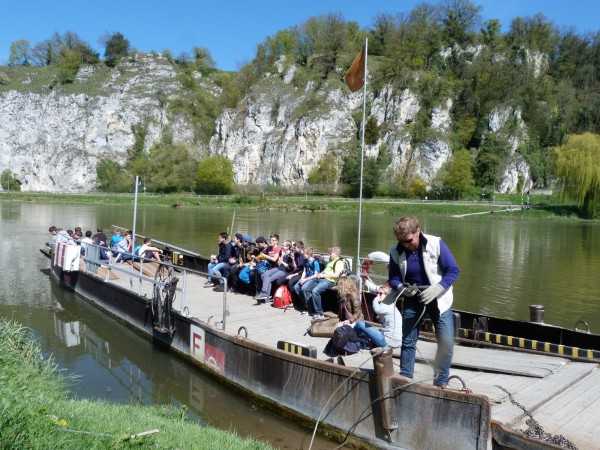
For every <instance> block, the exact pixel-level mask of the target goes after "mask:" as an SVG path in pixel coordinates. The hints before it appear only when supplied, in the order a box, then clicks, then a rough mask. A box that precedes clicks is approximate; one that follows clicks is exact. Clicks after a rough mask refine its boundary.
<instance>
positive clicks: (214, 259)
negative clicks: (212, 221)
mask: <svg viewBox="0 0 600 450" xmlns="http://www.w3.org/2000/svg"><path fill="white" fill-rule="evenodd" d="M218 239H219V253H218V254H217V255H211V257H210V260H211V261H210V263H209V264H208V275H209V276H208V280H207V281H206V283H204V287H207V288H208V287H213V286H219V285H220V284H222V280H221V279H220V278H214V279H213V278H212V277H211V275H216V276H218V277H220V276H222V274H221V270H222V269H223V268H224V267H225V266H228V265H229V258H231V250H232V247H231V244H230V240H229V235H228V234H227V233H225V232H222V233H220V234H219V238H218Z"/></svg>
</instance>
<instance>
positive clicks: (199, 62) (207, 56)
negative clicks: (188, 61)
mask: <svg viewBox="0 0 600 450" xmlns="http://www.w3.org/2000/svg"><path fill="white" fill-rule="evenodd" d="M193 52H194V61H195V62H196V67H197V68H198V70H199V71H200V72H201V73H202V74H206V73H208V71H209V69H212V68H214V67H215V64H216V63H215V60H214V59H213V57H212V55H211V53H210V50H209V49H207V48H205V47H194V48H193Z"/></svg>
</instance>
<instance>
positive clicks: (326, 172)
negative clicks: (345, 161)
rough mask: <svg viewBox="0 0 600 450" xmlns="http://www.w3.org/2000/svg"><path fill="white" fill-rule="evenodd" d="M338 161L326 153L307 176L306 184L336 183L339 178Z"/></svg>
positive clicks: (331, 154) (329, 153)
mask: <svg viewBox="0 0 600 450" xmlns="http://www.w3.org/2000/svg"><path fill="white" fill-rule="evenodd" d="M338 166H339V164H338V160H337V158H336V156H335V155H334V154H333V153H332V152H328V153H327V154H326V155H325V156H323V157H322V158H321V160H320V161H319V162H318V163H317V165H316V166H314V167H313V168H312V169H311V170H310V172H309V174H308V184H328V185H332V184H335V183H337V181H338V177H339V168H338Z"/></svg>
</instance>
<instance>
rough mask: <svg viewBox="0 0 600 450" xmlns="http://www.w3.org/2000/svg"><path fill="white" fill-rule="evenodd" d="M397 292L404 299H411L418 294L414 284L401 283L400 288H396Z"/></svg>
mask: <svg viewBox="0 0 600 450" xmlns="http://www.w3.org/2000/svg"><path fill="white" fill-rule="evenodd" d="M398 290H399V291H400V292H401V294H402V297H404V298H412V297H414V296H415V295H417V294H419V293H420V291H419V287H418V286H417V285H416V284H408V283H402V284H401V285H400V286H398Z"/></svg>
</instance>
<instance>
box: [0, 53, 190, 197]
mask: <svg viewBox="0 0 600 450" xmlns="http://www.w3.org/2000/svg"><path fill="white" fill-rule="evenodd" d="M34 75H35V74H33V76H34ZM93 76H94V69H93V68H86V69H84V70H81V71H80V73H79V74H78V78H77V81H76V83H86V82H88V80H89V79H90V78H91V77H93ZM27 82H31V80H30V79H29V78H28V81H27ZM159 88H160V89H161V90H162V91H163V92H165V93H166V94H167V95H168V93H169V92H170V91H172V90H174V89H176V88H177V82H176V81H175V73H174V71H173V69H172V67H171V65H170V64H169V63H168V62H167V61H165V60H162V59H161V58H160V57H150V56H146V57H141V58H139V60H137V61H130V62H127V63H124V64H122V65H121V66H120V67H119V68H118V69H115V70H113V71H112V72H111V74H110V77H109V79H108V81H106V82H105V83H103V84H102V86H100V90H101V91H102V95H88V94H66V93H64V92H59V91H58V90H53V91H52V90H48V92H43V93H31V92H22V91H7V92H0V167H1V168H9V169H10V170H11V172H12V173H13V175H14V176H15V177H16V178H17V179H18V180H19V181H20V182H21V189H22V190H24V191H46V192H52V191H74V192H81V191H88V190H91V189H93V188H94V187H95V181H96V164H97V162H98V161H99V160H100V159H102V158H111V159H113V160H115V161H117V162H119V163H123V162H124V161H125V157H126V154H127V149H128V148H130V147H131V146H132V145H133V143H134V135H133V133H132V126H133V125H136V124H139V123H148V134H147V137H146V143H145V144H146V147H147V148H149V147H150V145H151V144H152V143H153V142H155V141H156V140H158V139H160V137H161V135H162V131H163V129H164V127H165V125H166V124H167V123H168V122H169V119H168V117H167V114H166V107H164V106H161V105H160V104H159V101H158V100H157V99H156V96H155V95H154V94H155V93H156V90H157V89H159ZM172 125H173V129H174V138H175V139H176V140H187V139H189V138H190V137H191V131H189V129H188V127H186V126H185V124H172Z"/></svg>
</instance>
